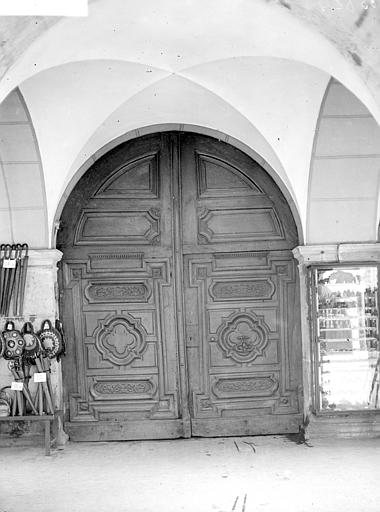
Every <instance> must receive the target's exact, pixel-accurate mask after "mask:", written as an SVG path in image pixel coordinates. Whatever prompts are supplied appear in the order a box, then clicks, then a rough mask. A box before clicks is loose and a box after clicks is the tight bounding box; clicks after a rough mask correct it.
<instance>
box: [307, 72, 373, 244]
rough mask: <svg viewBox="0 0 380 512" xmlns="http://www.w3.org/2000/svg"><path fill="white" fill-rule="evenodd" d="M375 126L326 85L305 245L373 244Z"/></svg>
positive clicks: (352, 100) (352, 101) (353, 102)
mask: <svg viewBox="0 0 380 512" xmlns="http://www.w3.org/2000/svg"><path fill="white" fill-rule="evenodd" d="M379 183H380V128H379V125H378V124H377V123H376V121H375V120H374V118H373V117H372V116H371V114H370V113H369V112H368V110H367V109H366V107H365V106H364V105H363V104H362V103H361V102H360V101H359V100H358V99H357V98H356V97H355V96H354V95H353V94H352V93H350V92H349V91H348V90H347V89H345V88H344V87H343V86H342V84H340V83H338V82H336V81H331V83H330V85H329V87H328V89H327V91H326V96H325V99H324V102H323V104H322V107H321V114H320V118H319V122H318V127H317V131H316V135H315V142H314V151H313V155H312V162H311V171H310V187H309V215H308V227H307V236H306V240H307V242H308V243H311V244H314V243H335V242H338V243H339V242H353V241H357V242H366V241H376V240H377V227H378V222H379V218H378V204H379Z"/></svg>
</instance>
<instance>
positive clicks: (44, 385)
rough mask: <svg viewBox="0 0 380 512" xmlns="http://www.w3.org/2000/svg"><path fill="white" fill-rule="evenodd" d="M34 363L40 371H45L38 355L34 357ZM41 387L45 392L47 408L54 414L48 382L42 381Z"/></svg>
mask: <svg viewBox="0 0 380 512" xmlns="http://www.w3.org/2000/svg"><path fill="white" fill-rule="evenodd" d="M36 365H37V370H38V371H39V372H40V373H45V372H44V367H43V364H42V362H41V359H40V358H39V357H36ZM46 380H47V378H46ZM42 387H43V390H44V393H45V398H46V402H47V405H48V409H50V412H51V414H54V407H53V402H52V399H51V396H50V392H49V387H48V383H47V382H42Z"/></svg>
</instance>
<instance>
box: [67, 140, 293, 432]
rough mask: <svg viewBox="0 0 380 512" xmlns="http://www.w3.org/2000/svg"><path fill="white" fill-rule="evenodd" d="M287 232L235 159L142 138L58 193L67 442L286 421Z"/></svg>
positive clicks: (269, 195) (222, 149)
mask: <svg viewBox="0 0 380 512" xmlns="http://www.w3.org/2000/svg"><path fill="white" fill-rule="evenodd" d="M296 244H297V237H296V229H295V226H294V221H293V218H292V215H291V213H290V210H289V207H288V205H287V203H286V201H285V199H284V198H283V196H282V194H281V193H280V191H279V190H278V188H277V187H276V185H275V184H274V183H273V181H272V180H271V178H270V177H269V176H268V175H267V174H266V173H265V172H264V171H263V169H262V168H261V167H260V166H259V165H258V164H256V163H255V162H253V161H252V160H251V159H250V158H249V157H248V156H246V155H244V154H243V153H241V152H240V151H238V150H236V149H234V148H231V147H230V146H228V145H227V144H223V143H221V142H218V141H216V140H214V139H211V138H209V137H203V136H197V135H195V134H179V133H166V134H161V135H150V136H146V137H141V138H139V139H136V140H134V141H131V142H128V143H125V144H123V145H121V146H118V147H117V148H115V149H114V150H112V151H111V152H110V153H108V154H107V155H105V156H104V157H102V158H101V159H99V161H97V162H96V163H95V164H94V165H93V166H92V168H91V169H90V170H89V171H88V172H87V173H86V174H85V175H84V176H83V177H82V178H81V180H80V181H79V182H78V184H77V185H76V187H75V189H74V190H73V192H72V193H71V194H70V196H69V199H68V201H67V204H66V206H65V209H64V211H63V214H62V229H60V231H59V236H58V247H59V248H61V249H62V251H63V252H64V260H63V270H62V272H61V281H62V288H63V299H62V300H63V312H64V322H65V326H66V330H67V335H68V336H67V337H68V340H69V342H70V346H69V347H68V351H67V352H68V355H67V356H66V358H65V359H64V361H63V372H64V383H65V385H64V389H65V393H66V402H67V403H68V410H69V417H68V418H66V419H67V423H66V428H67V429H68V431H69V433H70V435H71V438H72V439H74V440H98V439H99V440H101V439H147V438H173V437H185V436H189V435H191V433H192V434H193V435H198V436H199V435H204V436H209V435H240V434H254V433H270V432H271V433H280V432H294V431H298V425H299V423H300V414H299V410H300V409H299V400H298V399H299V397H298V389H299V383H300V382H301V380H300V368H299V366H297V364H298V361H299V354H300V346H299V332H298V326H299V318H298V317H297V313H296V312H298V307H297V300H298V295H297V292H296V277H295V275H296V274H295V268H294V263H293V259H292V254H291V251H290V249H292V248H293V247H294V246H295V245H296Z"/></svg>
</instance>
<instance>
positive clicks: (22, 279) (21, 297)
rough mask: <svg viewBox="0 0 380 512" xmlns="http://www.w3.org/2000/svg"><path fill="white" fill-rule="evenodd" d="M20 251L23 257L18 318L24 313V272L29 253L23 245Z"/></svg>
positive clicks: (27, 248)
mask: <svg viewBox="0 0 380 512" xmlns="http://www.w3.org/2000/svg"><path fill="white" fill-rule="evenodd" d="M22 250H23V251H24V250H25V256H24V257H23V258H22V259H21V262H20V263H21V271H20V272H21V278H20V279H21V286H20V306H19V311H18V314H19V316H22V315H23V311H24V294H25V283H26V272H27V269H28V259H29V258H28V252H29V247H28V244H23V245H22Z"/></svg>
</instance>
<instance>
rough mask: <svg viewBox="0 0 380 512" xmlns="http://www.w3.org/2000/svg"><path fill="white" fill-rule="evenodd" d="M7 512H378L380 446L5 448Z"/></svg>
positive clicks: (279, 442) (275, 439)
mask: <svg viewBox="0 0 380 512" xmlns="http://www.w3.org/2000/svg"><path fill="white" fill-rule="evenodd" d="M0 462H1V464H0V512H21V511H23V512H24V511H27V512H37V511H38V512H45V511H46V512H50V511H55V512H66V511H70V512H77V511H78V512H80V511H86V512H87V511H91V512H180V511H185V512H258V511H263V512H282V511H286V512H287V511H291V512H301V511H303V512H306V511H307V512H317V511H323V512H340V511H344V512H370V511H376V512H379V511H380V439H361V440H358V439H352V440H349V439H338V440H337V439H335V440H334V439H323V440H318V441H314V442H312V443H310V444H309V445H308V444H297V443H296V442H295V440H291V439H288V438H286V437H280V436H271V437H245V438H219V439H197V438H193V439H183V440H175V441H145V442H140V441H138V442H123V443H120V442H111V443H68V444H67V445H66V447H65V449H64V450H63V451H58V450H53V452H52V455H51V456H50V457H45V456H44V450H43V447H42V446H41V447H26V448H21V447H17V446H14V447H11V448H0Z"/></svg>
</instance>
